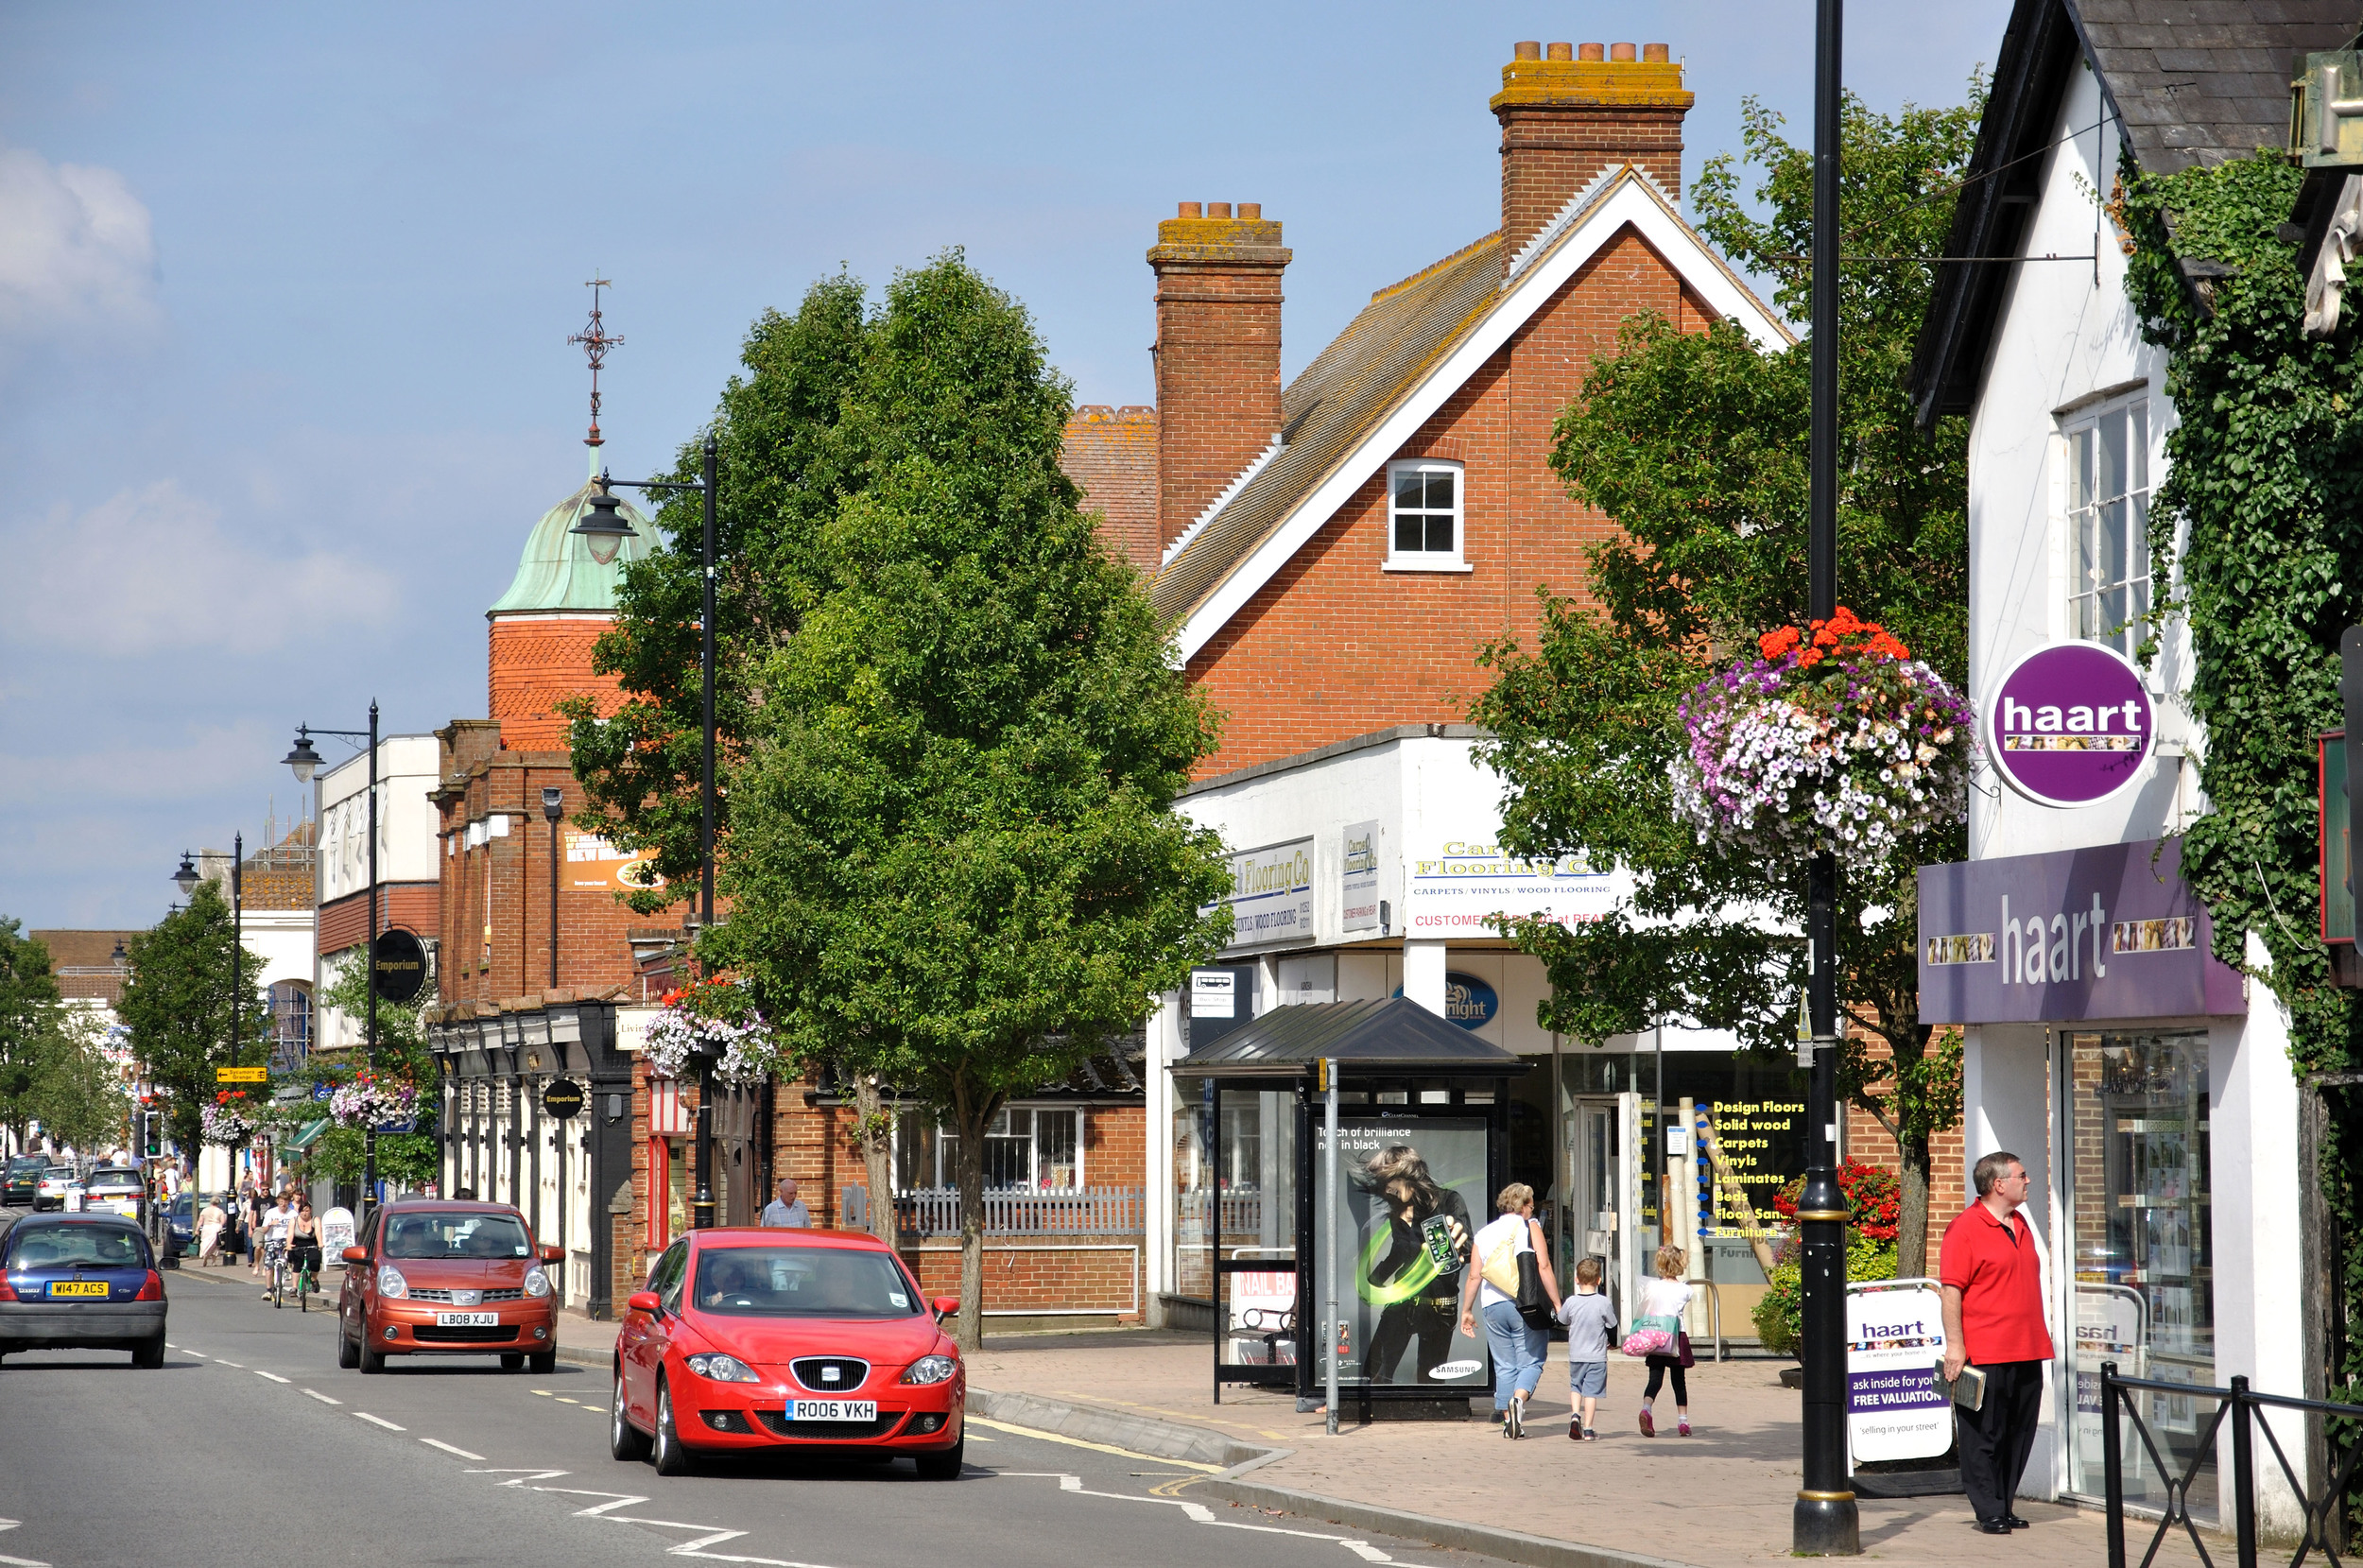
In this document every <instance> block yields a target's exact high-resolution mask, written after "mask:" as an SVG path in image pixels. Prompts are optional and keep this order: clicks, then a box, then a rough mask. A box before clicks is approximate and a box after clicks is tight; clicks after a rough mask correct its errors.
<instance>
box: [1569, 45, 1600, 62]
mask: <svg viewBox="0 0 2363 1568" xmlns="http://www.w3.org/2000/svg"><path fill="white" fill-rule="evenodd" d="M1576 58H1577V59H1578V60H1606V59H1607V58H1608V45H1607V44H1605V43H1584V44H1579V45H1578V46H1577V49H1576Z"/></svg>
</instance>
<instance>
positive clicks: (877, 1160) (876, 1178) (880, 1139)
mask: <svg viewBox="0 0 2363 1568" xmlns="http://www.w3.org/2000/svg"><path fill="white" fill-rule="evenodd" d="M853 1077H854V1118H855V1121H854V1126H855V1128H856V1129H857V1130H856V1133H855V1136H856V1137H857V1138H858V1139H859V1140H860V1143H861V1167H862V1180H864V1181H866V1182H868V1183H869V1186H870V1233H871V1235H873V1236H876V1237H878V1238H879V1239H880V1240H882V1241H886V1242H888V1243H891V1242H892V1241H893V1240H894V1173H893V1171H892V1170H891V1169H890V1168H889V1166H890V1164H891V1155H892V1141H893V1136H894V1131H893V1128H892V1126H891V1125H890V1124H889V1122H888V1118H887V1113H886V1109H885V1107H884V1106H882V1105H881V1104H880V1103H879V1100H878V1079H877V1077H876V1076H875V1075H873V1074H870V1073H855V1074H854V1076H853ZM840 1217H841V1216H840Z"/></svg>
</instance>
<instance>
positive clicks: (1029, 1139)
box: [888, 1102, 1088, 1193]
mask: <svg viewBox="0 0 2363 1568" xmlns="http://www.w3.org/2000/svg"><path fill="white" fill-rule="evenodd" d="M1085 1109H1086V1108H1085V1107H1082V1106H1079V1105H1057V1104H1052V1105H1035V1104H1028V1103H1024V1102H1021V1103H1019V1104H1015V1105H1005V1106H1003V1107H1002V1108H1001V1110H1000V1111H999V1112H998V1113H997V1114H995V1116H994V1117H993V1122H992V1125H993V1127H995V1128H1001V1129H1007V1128H1009V1126H1010V1124H1011V1121H1012V1118H1011V1116H1010V1114H1009V1112H1011V1111H1026V1112H1027V1121H1026V1132H1025V1134H1024V1136H1025V1139H1026V1165H1027V1167H1028V1170H1029V1172H1030V1175H1029V1177H1028V1181H1029V1185H1027V1186H1025V1187H1018V1188H1001V1187H992V1188H988V1189H987V1190H988V1191H992V1192H1004V1191H1016V1192H1035V1193H1057V1192H1081V1191H1082V1190H1083V1188H1084V1186H1085V1185H1086V1183H1087V1181H1088V1178H1087V1176H1086V1174H1085V1172H1084V1168H1083V1158H1084V1134H1085V1132H1086V1130H1087V1122H1086V1119H1085V1114H1084V1112H1085ZM916 1113H918V1108H917V1107H914V1106H904V1107H902V1108H900V1109H899V1110H898V1111H896V1113H895V1115H894V1123H893V1127H894V1136H893V1147H892V1149H891V1151H890V1152H889V1154H888V1159H889V1160H890V1161H891V1162H892V1163H891V1165H890V1166H889V1167H888V1168H890V1169H891V1170H892V1171H893V1172H894V1174H895V1186H896V1190H897V1191H900V1192H907V1191H909V1190H911V1189H909V1188H907V1187H905V1186H903V1185H902V1172H903V1123H904V1118H905V1117H906V1116H909V1115H913V1114H916ZM1044 1116H1071V1117H1073V1118H1074V1126H1075V1180H1074V1181H1073V1182H1072V1183H1071V1184H1070V1185H1068V1186H1065V1187H1045V1186H1044V1185H1042V1180H1043V1149H1042V1144H1041V1126H1042V1122H1041V1118H1043V1117H1044ZM986 1136H987V1137H992V1138H1005V1137H1014V1136H1016V1134H1014V1133H1010V1132H1008V1131H1006V1130H1004V1131H999V1132H995V1131H992V1130H988V1131H987V1133H986ZM951 1141H952V1136H951V1134H950V1132H949V1131H948V1129H945V1128H944V1127H943V1126H942V1125H941V1124H940V1123H939V1124H938V1125H937V1127H936V1129H935V1139H934V1146H933V1147H931V1148H930V1149H929V1150H928V1151H927V1158H928V1159H929V1160H930V1162H931V1163H933V1165H934V1170H933V1172H932V1173H931V1174H932V1175H933V1177H934V1180H933V1182H932V1183H931V1185H933V1186H936V1187H949V1186H951V1185H953V1184H954V1181H955V1176H954V1173H953V1168H952V1160H951V1158H950V1155H951V1150H950V1149H948V1148H947V1147H946V1144H947V1143H949V1142H951Z"/></svg>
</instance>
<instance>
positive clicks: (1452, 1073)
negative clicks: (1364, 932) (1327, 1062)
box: [1173, 996, 1526, 1078]
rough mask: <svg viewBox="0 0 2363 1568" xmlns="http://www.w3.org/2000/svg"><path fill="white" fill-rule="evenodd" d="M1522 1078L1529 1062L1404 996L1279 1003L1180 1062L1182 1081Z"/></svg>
mask: <svg viewBox="0 0 2363 1568" xmlns="http://www.w3.org/2000/svg"><path fill="white" fill-rule="evenodd" d="M1324 1057H1328V1058H1332V1059H1334V1060H1336V1061H1337V1067H1338V1074H1339V1076H1340V1077H1348V1076H1351V1077H1366V1078H1367V1077H1470V1078H1504V1077H1518V1076H1519V1075H1521V1074H1523V1073H1524V1072H1526V1062H1525V1061H1524V1060H1520V1058H1519V1057H1518V1056H1517V1055H1516V1054H1515V1053H1514V1052H1510V1051H1505V1050H1503V1049H1502V1048H1501V1047H1500V1046H1498V1045H1495V1044H1493V1043H1492V1042H1490V1041H1485V1040H1480V1039H1478V1038H1477V1037H1476V1036H1475V1035H1474V1034H1472V1033H1470V1032H1469V1031H1468V1030H1466V1029H1464V1028H1461V1027H1460V1026H1459V1025H1456V1024H1451V1023H1447V1022H1446V1021H1445V1020H1443V1019H1441V1018H1439V1017H1437V1016H1436V1015H1435V1014H1434V1013H1432V1012H1430V1011H1428V1010H1427V1009H1426V1008H1423V1007H1421V1006H1420V1005H1419V1004H1418V1003H1416V1002H1411V1001H1406V999H1405V998H1403V997H1400V996H1392V997H1388V998H1386V999H1384V1000H1381V1001H1373V1002H1311V1003H1305V1004H1302V1005H1300V1006H1296V1007H1280V1008H1272V1009H1271V1010H1270V1011H1269V1012H1268V1013H1265V1014H1264V1015H1263V1016H1262V1017H1260V1018H1256V1019H1252V1020H1250V1022H1248V1023H1246V1024H1243V1025H1240V1026H1239V1027H1237V1028H1235V1029H1233V1030H1232V1031H1231V1032H1230V1033H1229V1034H1226V1035H1224V1036H1223V1037H1222V1038H1221V1039H1219V1040H1216V1041H1214V1042H1210V1043H1208V1044H1207V1045H1205V1046H1203V1047H1201V1048H1199V1049H1194V1050H1192V1051H1191V1052H1190V1054H1189V1055H1188V1056H1185V1057H1183V1058H1182V1059H1181V1060H1179V1061H1177V1062H1175V1063H1174V1064H1173V1076H1174V1077H1178V1078H1254V1077H1270V1078H1297V1077H1308V1076H1310V1075H1312V1074H1313V1073H1314V1072H1315V1071H1316V1070H1317V1066H1316V1064H1317V1063H1319V1061H1320V1060H1321V1059H1322V1058H1324Z"/></svg>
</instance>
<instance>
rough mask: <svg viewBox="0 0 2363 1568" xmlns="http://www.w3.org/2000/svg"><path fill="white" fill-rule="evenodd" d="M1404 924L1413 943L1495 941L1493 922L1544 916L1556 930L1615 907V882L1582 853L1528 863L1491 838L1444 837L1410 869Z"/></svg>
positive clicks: (1413, 860)
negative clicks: (1418, 940)
mask: <svg viewBox="0 0 2363 1568" xmlns="http://www.w3.org/2000/svg"><path fill="white" fill-rule="evenodd" d="M1405 870H1406V872H1407V874H1406V877H1405V878H1404V905H1405V910H1406V922H1405V923H1406V928H1407V929H1408V931H1409V932H1410V934H1411V935H1412V936H1415V937H1456V936H1465V937H1491V936H1496V935H1498V933H1497V932H1495V931H1494V930H1493V929H1492V927H1491V926H1489V925H1488V924H1487V923H1486V922H1487V921H1488V920H1490V919H1491V918H1492V916H1494V915H1497V914H1500V915H1512V916H1540V917H1542V918H1544V919H1546V920H1549V921H1551V922H1554V923H1556V924H1559V925H1570V926H1572V925H1580V924H1582V923H1583V922H1586V921H1595V920H1598V919H1599V918H1600V917H1601V916H1603V915H1605V914H1607V913H1608V912H1609V910H1610V909H1611V908H1612V907H1613V906H1614V905H1615V902H1616V891H1615V887H1614V886H1613V884H1614V883H1615V882H1616V880H1618V879H1615V878H1613V877H1611V876H1610V875H1609V874H1608V873H1607V872H1605V871H1595V870H1593V869H1592V866H1591V863H1590V862H1589V861H1587V860H1585V859H1584V858H1583V857H1582V856H1581V855H1577V854H1568V855H1561V856H1559V857H1558V858H1556V859H1553V858H1550V857H1548V856H1545V857H1543V858H1540V859H1532V860H1529V859H1526V858H1523V857H1520V856H1515V855H1512V854H1510V853H1508V852H1507V851H1505V850H1504V849H1503V848H1502V847H1501V846H1500V845H1499V844H1497V843H1494V842H1493V841H1492V839H1491V838H1484V839H1475V838H1468V839H1464V838H1447V839H1444V840H1442V841H1441V842H1440V843H1438V844H1436V845H1435V846H1434V847H1433V848H1432V849H1429V850H1426V851H1425V852H1424V853H1418V854H1415V855H1413V856H1412V858H1411V860H1410V861H1409V863H1408V864H1407V865H1406V868H1405Z"/></svg>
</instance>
